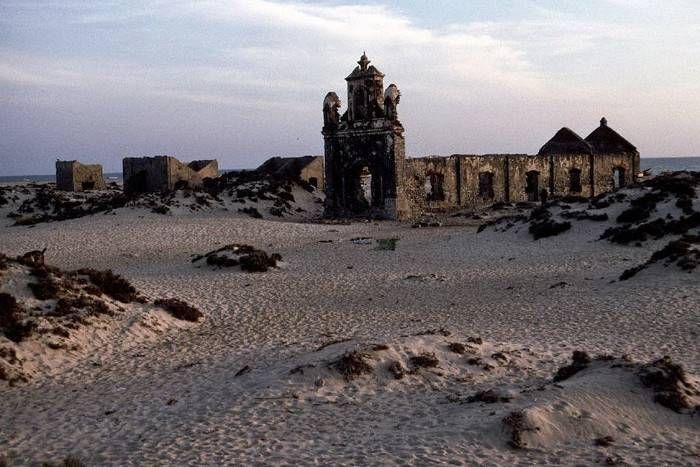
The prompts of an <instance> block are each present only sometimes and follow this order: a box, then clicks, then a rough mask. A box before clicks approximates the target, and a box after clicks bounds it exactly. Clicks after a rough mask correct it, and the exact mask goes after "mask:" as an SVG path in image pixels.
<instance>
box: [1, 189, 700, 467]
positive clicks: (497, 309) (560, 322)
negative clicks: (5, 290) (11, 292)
mask: <svg viewBox="0 0 700 467" xmlns="http://www.w3.org/2000/svg"><path fill="white" fill-rule="evenodd" d="M663 206H664V205H663V203H661V204H660V205H659V208H657V210H658V211H659V212H662V211H661V209H662V207H663ZM605 209H608V210H609V212H610V215H611V217H612V215H613V214H614V213H613V210H614V209H618V207H616V205H611V206H610V207H608V208H605ZM674 209H675V207H674ZM609 222H614V219H611V221H609ZM446 224H449V222H446ZM477 225H478V221H465V222H461V225H454V226H443V227H431V228H424V229H412V228H411V226H410V225H405V224H398V223H392V222H363V223H352V224H350V225H326V224H320V223H313V222H305V223H295V222H288V221H284V222H282V221H279V220H273V219H253V218H250V217H248V216H246V215H237V214H235V215H232V214H231V212H230V211H223V210H207V211H200V212H193V213H191V214H187V215H185V214H182V215H165V216H164V215H159V214H155V213H151V212H148V210H145V209H134V210H132V209H122V210H118V211H116V213H115V215H109V216H105V215H96V216H87V217H82V218H78V219H73V220H66V221H62V222H52V223H42V224H37V225H35V226H34V227H31V228H28V227H21V226H20V227H9V226H5V227H2V228H1V229H2V230H0V240H1V243H2V248H1V249H2V250H3V251H4V252H5V253H6V254H8V255H12V256H14V255H19V254H22V253H24V252H25V251H29V250H34V249H42V248H43V247H44V246H47V247H48V250H47V252H46V258H47V262H48V263H50V264H54V265H56V266H58V267H60V268H62V269H78V268H83V267H91V268H95V269H110V268H111V269H114V271H115V273H118V274H120V275H123V276H124V277H125V278H127V279H128V280H129V281H130V282H131V283H133V284H134V286H135V287H136V288H137V289H138V290H139V291H140V292H141V293H142V294H143V295H144V296H146V297H147V298H148V299H149V300H153V299H155V298H160V297H174V298H180V299H183V300H185V301H187V302H189V303H191V304H193V305H195V306H196V307H197V308H199V309H201V310H202V312H203V313H204V319H203V320H201V322H199V323H195V324H191V325H187V326H185V327H170V326H166V327H165V328H164V329H163V331H162V332H161V333H159V334H158V335H157V336H156V337H155V338H154V339H142V338H141V337H140V336H138V335H136V334H133V333H126V334H120V333H116V334H112V333H108V334H106V336H107V337H105V338H104V339H106V341H104V344H106V345H107V346H108V347H107V348H108V349H109V348H110V347H109V346H111V348H113V349H119V351H109V350H106V351H105V350H101V349H102V347H101V346H102V345H103V341H101V340H100V339H101V338H95V343H96V344H99V345H98V346H96V347H95V348H94V350H92V351H90V352H87V353H85V354H83V355H82V356H81V357H80V358H77V359H74V360H73V361H72V362H71V364H70V365H69V366H66V367H65V368H66V370H65V371H60V372H45V373H41V372H37V373H36V374H35V375H34V378H33V379H32V380H31V381H30V382H29V383H25V384H17V385H15V386H12V387H10V386H7V385H3V386H2V387H0V394H1V395H2V397H0V414H2V418H3V420H10V423H4V424H2V426H1V427H0V454H4V455H5V456H7V457H8V459H9V461H10V462H11V463H13V464H19V465H23V464H27V463H31V462H38V461H43V460H59V459H61V458H63V457H65V456H66V455H69V454H74V455H76V456H78V457H79V458H81V459H83V460H84V461H85V462H86V463H88V464H90V465H125V464H126V465H128V464H133V465H144V464H148V465H173V464H182V465H187V464H198V465H202V464H205V465H213V464H223V463H228V464H251V463H264V464H274V463H278V464H284V463H294V464H311V463H320V464H345V465H350V464H355V465H356V464H387V463H389V464H399V463H404V464H406V463H411V464H421V465H430V464H447V463H450V464H455V465H475V464H477V465H478V464H481V465H514V464H550V465H562V464H565V465H570V464H577V463H578V464H600V463H605V462H608V461H609V462H618V461H619V462H626V463H628V464H632V465H663V464H678V465H692V464H694V463H696V461H697V456H698V450H697V449H698V447H697V439H698V433H700V426H699V425H698V423H699V422H698V421H699V420H700V418H698V416H697V415H693V414H692V413H691V412H692V409H690V408H689V409H684V410H683V413H677V412H676V411H674V410H672V409H670V408H667V407H665V406H664V405H661V404H659V403H658V402H655V397H656V392H657V391H656V390H655V389H654V388H652V387H647V386H645V385H644V384H643V382H642V379H641V378H640V372H642V369H643V368H644V367H645V365H648V364H649V363H651V362H654V361H656V360H657V359H659V358H661V357H662V356H664V355H669V356H670V358H671V359H672V361H673V362H677V363H679V364H682V365H683V367H684V368H685V370H686V372H687V378H688V381H689V382H690V384H691V385H692V387H693V388H697V378H696V376H695V375H698V374H699V372H700V364H699V360H698V358H697V356H698V355H700V347H699V345H698V342H700V340H699V339H698V334H699V333H700V317H699V316H698V313H697V312H696V310H698V304H699V303H698V293H697V292H698V279H697V278H698V276H697V274H698V273H697V271H696V272H693V273H690V274H689V273H687V272H685V271H683V270H681V269H680V268H676V267H668V268H663V267H662V266H659V268H658V269H649V270H646V271H643V272H641V273H639V274H638V275H637V276H635V277H634V280H627V281H619V276H620V274H621V273H622V272H623V271H625V270H626V269H628V268H630V267H632V266H634V265H637V264H640V263H642V262H644V261H646V260H647V259H648V258H649V256H650V254H651V253H652V252H653V251H656V250H658V249H660V248H661V247H663V246H664V245H665V244H666V243H667V242H668V240H669V239H670V238H673V237H669V238H662V239H658V240H656V239H654V238H649V239H647V240H646V241H645V242H643V245H642V247H637V246H632V245H621V244H617V243H612V242H609V241H607V240H599V237H600V235H601V234H602V233H603V231H604V230H605V229H606V228H607V227H609V226H610V225H613V224H610V225H608V226H607V227H606V225H604V223H600V222H595V221H583V220H582V221H576V224H575V225H573V226H572V228H571V229H569V230H568V231H567V232H564V233H562V234H560V235H557V236H553V237H547V238H542V239H539V240H533V238H532V235H531V234H529V233H528V231H527V226H526V225H524V224H523V225H521V226H517V225H516V226H514V227H513V228H511V229H508V230H507V231H505V232H493V231H488V230H487V231H483V232H481V233H479V234H477V233H476V228H477ZM358 238H364V240H362V241H357V240H355V241H353V240H354V239H358ZM385 239H397V240H394V241H392V242H380V240H385ZM233 243H237V244H247V245H251V246H254V247H255V248H258V249H262V250H265V251H268V252H278V253H280V254H281V256H282V258H283V259H284V263H285V264H284V267H281V268H273V269H270V270H269V271H268V272H264V273H248V272H245V271H241V270H239V269H238V268H230V269H229V268H210V267H199V268H198V267H195V265H193V264H192V262H191V260H192V255H197V254H202V253H205V252H208V251H212V250H215V249H217V248H220V247H222V246H224V245H227V244H233ZM389 243H391V244H392V245H393V249H391V248H386V246H387V245H388V244H389ZM441 329H444V330H446V331H449V332H450V335H448V336H444V335H442V334H441V333H440V332H439V331H440V330H441ZM430 330H432V331H438V332H436V333H430V334H425V333H424V332H425V331H430ZM476 337H479V338H480V339H482V341H481V343H480V344H479V343H478V342H479V341H478V340H476V339H472V342H470V338H476ZM91 340H92V338H90V337H89V336H88V337H86V339H85V342H91ZM334 341H337V342H335V343H333V342H334ZM450 344H462V345H464V347H465V348H464V353H463V354H462V353H459V352H457V351H455V350H460V348H459V346H451V348H452V349H453V350H451V348H450V346H449V345H450ZM122 346H123V347H122ZM383 346H386V348H384V347H383ZM319 349H320V350H319ZM574 350H582V351H586V352H587V353H588V354H589V355H590V356H591V357H592V358H593V359H594V358H595V357H596V356H601V355H613V356H615V358H616V360H614V361H596V360H593V362H592V363H591V364H590V365H589V366H587V367H586V368H584V369H583V370H582V371H580V372H578V373H576V374H575V375H573V376H571V377H570V378H568V379H565V380H562V381H558V382H554V381H553V378H554V375H555V374H556V373H557V371H558V369H559V368H561V367H563V366H566V365H569V364H570V363H571V355H572V352H573V351H574ZM351 351H357V352H360V353H367V354H368V355H369V357H362V359H363V360H364V359H365V358H366V362H365V363H367V364H368V365H369V366H370V367H371V371H368V372H365V373H362V372H361V374H360V375H358V376H357V377H347V376H346V374H345V373H344V372H343V371H341V369H342V368H345V367H346V366H343V365H340V366H338V361H339V359H341V357H342V356H343V355H346V353H347V352H351ZM424 354H425V355H432V354H434V356H435V359H436V360H437V365H436V366H431V363H430V361H431V359H430V358H428V359H426V360H423V364H425V365H424V366H420V365H418V366H420V368H418V367H417V365H416V362H420V360H417V361H416V360H412V357H416V356H421V355H424ZM499 354H502V355H499ZM623 355H628V356H629V361H627V360H624V359H622V356H623ZM470 361H471V363H470ZM352 362H353V360H351V361H350V363H352ZM392 362H399V364H400V365H401V368H402V369H403V372H404V376H403V378H401V379H397V378H396V377H395V376H394V373H396V368H394V370H391V369H390V365H391V364H392ZM95 363H98V365H96V364H95ZM346 363H347V362H346ZM616 364H619V365H621V366H614V365H616ZM308 365H314V366H313V367H309V366H308ZM358 365H359V367H360V368H362V367H363V365H362V364H358ZM351 366H352V365H351ZM297 368H300V369H299V370H296V369H297ZM293 370H296V371H293ZM488 390H493V392H491V393H487V392H485V391H488ZM692 390H695V389H689V391H692ZM480 393H481V394H480ZM479 394H480V395H479ZM470 397H477V398H479V399H490V398H491V399H492V398H496V399H497V402H494V403H486V402H484V401H481V402H479V401H476V402H468V399H469V398H470ZM688 397H689V401H690V402H689V404H690V405H692V404H697V403H698V402H697V399H696V398H695V397H696V396H691V395H689V396H688ZM508 398H510V401H508V402H505V401H504V399H508ZM513 414H520V415H513ZM509 417H510V418H509ZM504 419H509V422H508V423H504ZM518 426H520V428H518V429H517V430H516V431H519V432H520V433H521V434H520V437H521V441H522V442H523V443H525V444H524V445H523V446H522V448H520V449H518V448H515V447H513V446H512V444H513V440H514V439H513V436H514V435H513V433H514V427H518ZM606 436H610V437H611V438H612V440H607V439H603V438H605V437H606ZM598 439H600V441H596V440H598ZM516 444H517V443H516Z"/></svg>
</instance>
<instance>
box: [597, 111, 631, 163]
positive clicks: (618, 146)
mask: <svg viewBox="0 0 700 467" xmlns="http://www.w3.org/2000/svg"><path fill="white" fill-rule="evenodd" d="M586 142H587V143H588V144H590V145H591V146H592V147H593V150H594V151H595V152H597V153H598V154H615V153H620V152H635V151H636V150H637V148H636V147H635V146H634V145H633V144H632V143H630V142H629V141H627V140H626V139H625V138H623V137H622V136H620V134H619V133H618V132H616V131H615V130H613V129H612V128H610V127H609V126H608V120H607V119H606V118H605V117H603V118H601V119H600V126H599V127H598V128H596V129H595V130H593V131H592V132H591V134H590V135H588V136H586Z"/></svg>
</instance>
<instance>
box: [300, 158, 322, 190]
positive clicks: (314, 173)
mask: <svg viewBox="0 0 700 467" xmlns="http://www.w3.org/2000/svg"><path fill="white" fill-rule="evenodd" d="M299 178H301V179H302V180H304V181H306V182H308V183H311V184H312V185H314V187H316V189H318V190H321V191H323V190H325V188H326V185H325V168H324V165H323V156H315V157H313V158H312V160H311V161H310V162H309V163H308V164H306V166H304V167H303V168H302V169H301V172H300V173H299Z"/></svg>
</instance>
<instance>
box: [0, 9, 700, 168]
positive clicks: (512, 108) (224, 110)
mask: <svg viewBox="0 0 700 467" xmlns="http://www.w3.org/2000/svg"><path fill="white" fill-rule="evenodd" d="M364 50H366V51H367V55H368V56H369V58H370V59H371V60H372V64H374V65H375V66H376V67H377V68H379V70H381V71H382V72H384V73H385V74H386V77H385V84H386V85H388V84H389V83H396V84H397V85H398V87H399V89H400V90H401V93H402V98H401V104H400V105H399V117H400V119H401V121H402V122H403V124H404V126H405V128H406V144H407V153H408V154H409V155H411V156H418V155H427V154H442V155H448V154H452V153H493V152H520V153H522V152H527V153H535V152H537V150H538V149H539V148H540V146H541V145H542V144H544V143H545V142H546V141H547V140H548V139H549V138H550V137H551V136H552V135H553V134H554V133H555V132H556V131H557V130H558V129H559V128H560V127H562V126H568V127H570V128H571V129H573V130H574V131H576V132H577V133H579V134H580V135H582V136H584V137H585V136H586V135H587V134H588V132H590V131H591V130H593V129H594V128H595V127H596V126H597V125H598V121H599V119H600V117H601V116H603V115H605V116H606V117H607V118H608V121H609V124H610V126H611V127H613V128H615V129H616V130H618V131H619V132H620V133H621V134H622V135H623V136H625V137H626V138H628V139H629V140H630V141H631V142H632V143H634V144H636V145H637V147H638V148H639V150H640V152H641V153H642V156H653V155H657V156H681V155H700V2H698V1H697V0H687V1H681V0H665V1H650V0H591V1H585V2H584V1H573V0H572V1H565V0H564V1H562V0H551V1H547V0H520V1H515V0H512V1H508V0H499V1H497V2H496V1H492V0H483V1H481V0H474V1H470V0H448V1H425V2H423V1H420V2H419V1H398V0H386V1H371V2H370V1H367V2H353V3H351V2H349V1H344V2H340V1H334V0H330V1H322V2H312V1H306V2H304V1H296V2H285V1H268V0H240V1H239V0H206V1H192V0H168V1H157V0H139V1H101V2H100V1H94V2H83V1H72V0H61V1H31V0H27V1H13V0H0V175H17V174H40V173H51V172H53V170H54V169H53V167H54V161H55V160H56V158H63V159H79V160H81V161H84V162H98V163H102V164H103V165H104V167H105V170H106V171H120V170H121V159H122V157H124V156H140V155H156V154H169V155H174V156H176V157H179V158H180V159H183V160H190V159H199V158H217V159H219V166H220V167H222V168H242V167H254V166H256V165H258V164H259V163H260V162H261V161H263V160H264V159H266V158H268V157H270V156H273V155H303V154H321V153H322V150H323V149H322V148H323V145H322V139H321V134H320V130H321V126H322V113H321V107H322V101H323V98H324V96H325V94H326V93H327V92H328V91H336V92H337V93H338V95H339V96H341V100H343V103H344V104H345V101H346V88H345V81H344V78H345V76H347V75H348V74H349V73H350V71H352V68H353V67H354V66H355V62H356V61H357V60H358V59H359V56H360V55H361V54H362V52H363V51H364Z"/></svg>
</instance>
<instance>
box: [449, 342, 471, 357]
mask: <svg viewBox="0 0 700 467" xmlns="http://www.w3.org/2000/svg"><path fill="white" fill-rule="evenodd" d="M447 348H448V350H449V351H450V352H454V353H458V354H460V355H464V353H465V352H466V351H467V347H466V346H465V345H464V344H462V343H460V342H450V343H449V344H447Z"/></svg>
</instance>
